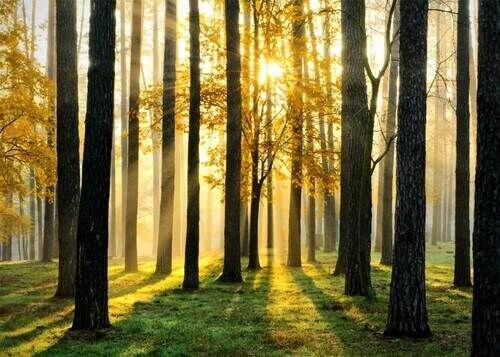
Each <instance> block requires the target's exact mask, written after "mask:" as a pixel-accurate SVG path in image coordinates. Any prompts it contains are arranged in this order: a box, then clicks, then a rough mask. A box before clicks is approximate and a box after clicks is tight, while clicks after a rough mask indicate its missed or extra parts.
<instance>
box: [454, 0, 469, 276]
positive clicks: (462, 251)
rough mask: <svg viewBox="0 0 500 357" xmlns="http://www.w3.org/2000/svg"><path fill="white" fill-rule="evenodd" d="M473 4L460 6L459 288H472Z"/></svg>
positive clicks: (458, 95)
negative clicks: (470, 171)
mask: <svg viewBox="0 0 500 357" xmlns="http://www.w3.org/2000/svg"><path fill="white" fill-rule="evenodd" d="M469 5H470V4H469V0H460V1H459V2H458V28H457V46H458V47H457V143H456V145H457V149H456V150H457V158H456V165H457V166H456V168H457V169H456V184H455V187H456V189H455V270H454V273H455V274H454V280H453V283H454V284H455V286H471V278H470V226H469V177H470V175H469V153H470V147H469V145H470V143H469V120H470V112H469V87H470V79H469V40H470V20H469Z"/></svg>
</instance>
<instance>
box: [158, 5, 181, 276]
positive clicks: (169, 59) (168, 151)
mask: <svg viewBox="0 0 500 357" xmlns="http://www.w3.org/2000/svg"><path fill="white" fill-rule="evenodd" d="M176 17H177V4H176V1H175V0H167V1H166V2H165V24H166V25H165V51H164V61H163V119H162V162H161V170H162V172H161V198H160V217H159V219H160V227H159V237H158V253H157V259H156V273H160V274H170V273H171V272H172V238H173V220H174V188H175V181H174V178H175V78H176V65H175V62H176V49H177V31H176V27H177V19H176Z"/></svg>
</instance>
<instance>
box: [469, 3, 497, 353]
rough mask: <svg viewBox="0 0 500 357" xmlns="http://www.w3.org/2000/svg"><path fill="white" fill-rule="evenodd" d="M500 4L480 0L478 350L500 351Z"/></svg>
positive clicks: (475, 332) (474, 316) (475, 247)
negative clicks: (499, 158)
mask: <svg viewBox="0 0 500 357" xmlns="http://www.w3.org/2000/svg"><path fill="white" fill-rule="evenodd" d="M499 38H500V6H499V4H498V1H494V0H481V1H479V48H478V94H477V111H478V112H477V124H478V127H477V166H476V194H475V208H474V235H473V254H474V290H473V307H472V355H473V356H498V355H500V219H499V215H498V214H499V212H500V190H499V187H500V161H499V160H498V152H500V136H499V133H500V106H499V103H500V67H499V66H498V59H499V58H500V41H499V40H498V39H499Z"/></svg>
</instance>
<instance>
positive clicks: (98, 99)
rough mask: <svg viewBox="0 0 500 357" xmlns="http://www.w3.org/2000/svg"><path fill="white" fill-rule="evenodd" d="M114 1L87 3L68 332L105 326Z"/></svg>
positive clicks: (106, 319) (113, 62)
mask: <svg viewBox="0 0 500 357" xmlns="http://www.w3.org/2000/svg"><path fill="white" fill-rule="evenodd" d="M115 6H116V2H115V0H109V1H102V0H92V2H91V15H90V32H89V53H90V63H93V65H92V66H90V67H89V72H88V91H87V93H88V94H87V116H86V118H85V145H84V154H83V170H82V177H83V180H82V195H81V200H80V211H79V217H78V238H77V273H76V280H75V316H74V320H73V327H72V329H73V330H97V329H104V328H107V327H109V326H110V323H109V317H108V213H109V193H110V192H109V191H110V173H111V172H110V171H111V151H112V146H113V93H114V79H115V72H114V67H115Z"/></svg>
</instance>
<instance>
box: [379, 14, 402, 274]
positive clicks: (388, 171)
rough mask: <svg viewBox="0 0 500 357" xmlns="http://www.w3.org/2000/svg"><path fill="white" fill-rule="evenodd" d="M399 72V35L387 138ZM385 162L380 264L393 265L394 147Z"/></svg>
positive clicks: (392, 128)
mask: <svg viewBox="0 0 500 357" xmlns="http://www.w3.org/2000/svg"><path fill="white" fill-rule="evenodd" d="M396 6H397V7H396V11H395V13H394V22H393V29H394V31H397V30H398V29H399V27H400V15H399V5H396ZM398 70H399V35H397V36H396V37H395V39H394V42H393V43H392V49H391V64H390V67H389V98H388V102H387V122H386V129H385V136H386V138H391V137H393V136H394V135H395V134H396V112H397V101H398V98H397V95H398ZM384 160H385V162H384V166H383V168H384V188H383V198H382V200H383V205H382V217H383V218H382V220H383V222H382V247H381V251H382V254H381V257H380V264H383V265H391V264H392V238H393V213H392V201H393V200H392V191H393V182H394V145H391V146H390V147H389V150H388V151H387V154H386V156H385V159H384Z"/></svg>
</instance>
